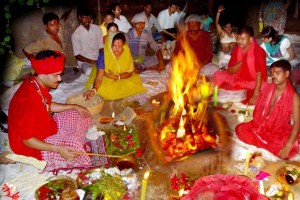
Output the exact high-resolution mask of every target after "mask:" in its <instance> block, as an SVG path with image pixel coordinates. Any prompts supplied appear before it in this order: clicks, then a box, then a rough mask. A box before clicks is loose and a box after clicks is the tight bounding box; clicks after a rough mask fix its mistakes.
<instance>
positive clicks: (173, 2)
mask: <svg viewBox="0 0 300 200" xmlns="http://www.w3.org/2000/svg"><path fill="white" fill-rule="evenodd" d="M172 5H175V6H179V3H178V1H177V0H171V1H170V3H169V7H171V6H172Z"/></svg>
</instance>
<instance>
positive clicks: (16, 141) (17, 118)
mask: <svg viewBox="0 0 300 200" xmlns="http://www.w3.org/2000/svg"><path fill="white" fill-rule="evenodd" d="M32 79H34V77H32ZM39 87H40V89H41V92H42V94H43V96H44V98H46V99H47V100H48V102H49V105H50V104H51V102H52V97H51V95H50V94H49V89H45V88H43V87H42V86H39ZM55 133H57V125H56V122H55V121H54V120H53V118H52V117H51V116H50V115H49V113H48V112H47V110H46V107H45V105H44V104H43V102H42V99H41V96H40V95H39V94H38V92H37V90H36V89H35V87H34V85H33V84H32V83H31V82H30V81H29V79H26V80H25V81H24V82H23V83H22V85H21V86H20V88H19V89H18V90H17V92H16V93H15V95H14V96H13V98H12V100H11V102H10V105H9V109H8V138H9V144H10V147H11V149H12V150H13V152H14V153H16V154H21V155H25V156H32V157H35V158H37V159H39V160H41V159H42V157H41V152H40V151H39V150H36V149H32V148H29V147H27V146H25V145H24V144H23V140H27V139H30V138H31V137H36V138H37V139H40V140H44V139H45V138H47V137H49V136H50V135H53V134H55Z"/></svg>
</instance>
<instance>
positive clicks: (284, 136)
mask: <svg viewBox="0 0 300 200" xmlns="http://www.w3.org/2000/svg"><path fill="white" fill-rule="evenodd" d="M290 73H291V65H290V63H289V62H288V61H286V60H279V61H276V62H274V63H273V64H272V65H271V76H272V83H271V84H269V85H267V86H266V87H265V88H264V90H262V91H261V93H260V95H259V97H258V99H257V101H256V104H255V109H254V113H253V120H252V121H250V122H247V123H242V124H239V125H238V126H237V127H236V129H235V130H236V135H237V137H238V138H239V139H240V140H241V141H243V142H245V143H247V144H251V145H255V146H257V147H259V148H263V149H266V150H268V151H270V152H271V153H273V154H274V155H276V156H278V157H280V158H282V159H287V158H290V157H292V156H294V155H295V154H296V153H298V151H299V139H300V138H299V126H300V125H299V124H300V121H299V112H300V111H299V106H300V104H299V95H298V94H297V93H296V92H295V90H294V88H293V86H292V84H291V82H290V81H289V79H288V77H289V75H290Z"/></svg>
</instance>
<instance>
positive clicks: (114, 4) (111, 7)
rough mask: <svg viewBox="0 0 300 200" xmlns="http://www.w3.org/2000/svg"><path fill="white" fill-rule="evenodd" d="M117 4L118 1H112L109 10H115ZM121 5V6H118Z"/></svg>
mask: <svg viewBox="0 0 300 200" xmlns="http://www.w3.org/2000/svg"><path fill="white" fill-rule="evenodd" d="M117 6H120V4H119V3H118V2H112V3H111V4H110V5H109V10H116V8H117ZM120 7H121V6H120Z"/></svg>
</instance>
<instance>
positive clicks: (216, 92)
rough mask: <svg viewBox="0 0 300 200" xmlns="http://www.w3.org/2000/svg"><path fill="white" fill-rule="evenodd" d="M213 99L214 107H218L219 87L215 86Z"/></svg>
mask: <svg viewBox="0 0 300 200" xmlns="http://www.w3.org/2000/svg"><path fill="white" fill-rule="evenodd" d="M213 98H214V106H215V107H216V106H217V105H218V86H215V90H214V96H213Z"/></svg>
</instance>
